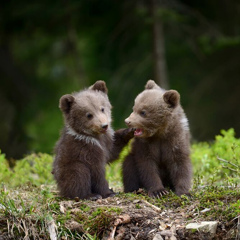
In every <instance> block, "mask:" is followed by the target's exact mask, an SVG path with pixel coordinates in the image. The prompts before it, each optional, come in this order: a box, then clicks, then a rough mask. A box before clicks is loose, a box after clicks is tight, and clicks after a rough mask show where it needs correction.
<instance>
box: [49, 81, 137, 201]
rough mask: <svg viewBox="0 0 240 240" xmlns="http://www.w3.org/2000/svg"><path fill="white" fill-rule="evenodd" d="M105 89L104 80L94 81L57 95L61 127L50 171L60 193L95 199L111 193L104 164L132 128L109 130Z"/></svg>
mask: <svg viewBox="0 0 240 240" xmlns="http://www.w3.org/2000/svg"><path fill="white" fill-rule="evenodd" d="M107 91H108V90H107V87H106V84H105V82H104V81H97V82H96V83H95V84H94V85H93V86H91V87H90V88H88V89H86V90H82V91H80V92H77V93H74V94H67V95H64V96H62V97H61V98H60V102H59V107H60V109H61V110H62V112H63V116H64V120H65V127H64V129H63V131H62V134H61V137H60V139H59V141H58V142H57V144H56V147H55V152H56V157H55V160H54V163H53V171H52V172H53V174H54V178H55V180H56V182H57V185H58V188H59V190H60V194H61V196H63V197H68V198H75V197H78V198H80V199H92V200H96V199H98V198H106V197H109V196H113V195H114V192H113V191H112V190H110V189H109V186H108V182H107V180H106V179H105V166H106V163H107V162H110V161H112V160H114V159H116V158H117V157H118V155H119V153H120V151H121V150H122V148H123V147H124V146H125V145H126V144H127V143H128V141H129V139H130V138H132V137H133V132H132V131H131V130H130V129H120V130H118V131H116V132H115V133H114V131H113V130H112V128H111V104H110V102H109V99H108V95H107Z"/></svg>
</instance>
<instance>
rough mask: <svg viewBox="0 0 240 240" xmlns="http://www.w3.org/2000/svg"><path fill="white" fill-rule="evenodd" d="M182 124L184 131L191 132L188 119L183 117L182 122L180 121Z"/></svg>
mask: <svg viewBox="0 0 240 240" xmlns="http://www.w3.org/2000/svg"><path fill="white" fill-rule="evenodd" d="M180 122H181V124H182V127H183V129H184V130H186V131H188V130H189V125H188V119H187V118H186V117H183V118H182V119H181V120H180Z"/></svg>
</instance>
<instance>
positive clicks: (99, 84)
mask: <svg viewBox="0 0 240 240" xmlns="http://www.w3.org/2000/svg"><path fill="white" fill-rule="evenodd" d="M89 89H91V90H98V91H102V92H104V93H106V94H107V93H108V89H107V86H106V83H105V82H104V81H102V80H98V81H96V82H95V83H94V84H93V85H92V86H91V87H89Z"/></svg>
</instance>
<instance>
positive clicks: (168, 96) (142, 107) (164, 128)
mask: <svg viewBox="0 0 240 240" xmlns="http://www.w3.org/2000/svg"><path fill="white" fill-rule="evenodd" d="M125 122H126V124H127V125H128V126H129V127H132V128H135V132H134V136H135V137H134V140H133V143H132V149H131V152H130V153H129V155H128V156H127V157H126V158H125V160H124V163H123V169H122V171H123V184H124V191H125V192H132V191H136V190H138V189H139V188H145V189H146V190H147V191H148V195H149V196H150V197H161V196H162V195H164V194H167V193H168V192H167V190H166V188H165V187H169V188H170V189H172V190H173V191H175V193H176V194H177V195H182V194H187V195H188V194H189V190H190V188H191V180H192V165H191V160H190V157H189V155H190V140H189V139H190V133H189V126H188V120H187V118H186V115H185V113H184V111H183V109H182V107H181V105H180V95H179V93H178V92H177V91H175V90H169V91H166V90H164V89H162V88H160V87H159V86H158V85H157V84H156V83H155V82H154V81H153V80H149V81H148V82H147V84H146V86H145V90H144V91H143V92H141V93H140V94H139V95H138V96H137V97H136V99H135V104H134V107H133V112H132V113H131V115H130V116H129V117H128V118H127V119H126V120H125Z"/></svg>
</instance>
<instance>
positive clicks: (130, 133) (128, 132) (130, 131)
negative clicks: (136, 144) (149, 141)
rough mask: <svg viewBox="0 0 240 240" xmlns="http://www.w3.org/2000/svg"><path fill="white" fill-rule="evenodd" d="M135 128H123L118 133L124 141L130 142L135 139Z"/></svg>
mask: <svg viewBox="0 0 240 240" xmlns="http://www.w3.org/2000/svg"><path fill="white" fill-rule="evenodd" d="M134 131H135V129H134V128H122V129H119V130H117V133H119V134H120V135H121V136H122V138H123V139H124V141H126V142H128V141H129V140H130V139H132V138H133V137H134Z"/></svg>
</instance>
